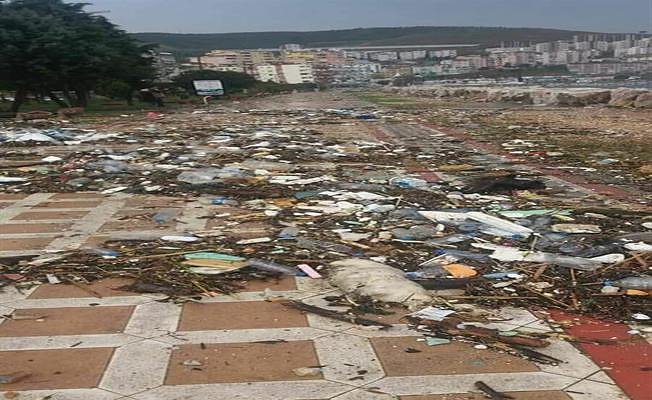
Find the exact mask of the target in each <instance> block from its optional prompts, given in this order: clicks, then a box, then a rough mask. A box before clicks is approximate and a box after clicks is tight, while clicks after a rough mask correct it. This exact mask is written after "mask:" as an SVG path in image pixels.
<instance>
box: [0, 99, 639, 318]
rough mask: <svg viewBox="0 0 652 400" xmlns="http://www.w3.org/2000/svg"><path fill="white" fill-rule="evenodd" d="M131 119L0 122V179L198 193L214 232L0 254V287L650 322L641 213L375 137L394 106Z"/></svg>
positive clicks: (528, 175) (25, 184)
mask: <svg viewBox="0 0 652 400" xmlns="http://www.w3.org/2000/svg"><path fill="white" fill-rule="evenodd" d="M129 121H130V123H129V124H131V125H129V124H128V123H126V122H124V121H121V120H118V122H116V121H115V120H111V121H109V122H105V125H104V128H101V127H100V126H96V127H95V128H88V127H84V129H79V128H76V129H77V130H64V129H62V128H57V129H55V130H54V131H53V130H52V128H48V129H49V130H47V131H44V130H41V131H32V130H29V131H22V130H20V129H18V128H16V127H12V128H7V129H5V128H0V132H4V138H5V139H4V142H2V143H1V144H0V148H1V150H2V153H3V155H5V156H6V158H5V160H9V161H11V162H14V163H15V164H14V165H13V166H12V167H3V170H5V171H7V170H8V173H6V174H3V175H0V188H2V190H4V191H5V192H11V193H16V192H37V191H61V188H64V190H68V191H75V190H84V191H100V192H102V193H104V194H111V193H116V192H130V193H150V194H158V195H161V194H166V195H173V196H183V197H192V198H195V197H196V196H202V198H204V199H208V200H209V201H210V203H211V204H212V206H213V207H214V210H215V212H214V213H213V214H212V215H211V216H209V219H210V221H211V225H212V226H213V228H211V229H210V230H206V231H197V232H186V233H184V234H183V235H179V236H172V237H170V236H166V237H162V238H160V240H151V238H148V239H146V240H139V241H119V242H109V243H106V244H105V245H104V247H103V248H99V249H98V248H96V249H81V250H79V251H76V252H72V253H62V254H55V255H54V256H52V257H50V256H43V257H39V258H37V259H35V260H18V259H16V260H0V262H1V263H2V264H3V267H2V274H0V285H3V284H17V285H18V286H21V285H31V284H33V283H34V282H56V281H64V282H76V283H84V282H90V281H94V280H97V279H101V278H105V277H111V276H124V277H130V278H133V279H135V283H134V284H133V285H132V286H131V287H130V288H129V289H130V290H134V291H137V292H161V293H165V294H167V295H169V296H170V297H173V298H175V299H183V298H187V297H189V296H194V295H199V294H205V295H211V294H214V293H229V292H231V291H235V290H238V285H239V282H242V281H243V280H248V279H257V278H269V277H273V276H279V275H283V274H302V275H307V276H309V277H311V278H314V279H320V278H321V277H322V276H323V277H324V278H327V279H329V280H330V282H331V283H332V284H333V285H334V286H336V287H338V288H340V289H341V290H342V291H344V292H345V293H347V294H350V295H351V296H353V297H358V298H371V299H372V300H374V301H379V302H388V303H401V304H404V305H406V306H409V307H411V308H419V307H422V306H425V305H427V304H433V303H439V304H451V303H452V304H454V303H459V302H477V303H481V304H488V305H497V304H498V305H501V304H510V305H514V304H519V305H525V306H530V307H531V306H535V305H536V306H541V307H556V308H562V309H567V310H572V311H576V312H582V313H591V314H596V315H600V316H604V317H609V318H613V319H618V320H631V319H632V318H634V319H639V320H643V319H646V318H647V319H649V316H648V315H646V309H649V298H650V296H649V295H650V290H652V286H651V279H652V277H651V276H652V275H650V260H651V257H650V252H651V251H652V244H651V243H652V219H650V215H649V213H647V212H646V211H645V210H642V211H641V210H636V209H631V208H630V207H628V206H625V205H622V204H617V203H613V202H605V201H604V200H602V199H600V198H596V197H592V196H587V195H586V194H583V193H578V192H574V191H569V190H568V189H567V188H564V187H563V186H560V185H559V183H558V182H554V181H552V180H549V179H547V178H546V177H543V176H537V175H536V174H534V173H532V171H530V170H527V169H525V168H520V167H519V166H518V165H513V164H510V163H509V162H507V161H504V160H503V161H496V159H494V158H491V157H486V156H483V155H481V154H478V153H477V152H476V151H475V150H473V149H469V148H466V147H464V145H463V144H461V143H459V141H457V140H453V139H450V138H447V137H444V136H442V135H439V134H436V135H430V137H428V138H427V140H425V138H421V143H417V141H418V138H414V140H412V141H410V142H409V143H405V142H402V141H384V140H379V139H377V138H375V137H374V136H373V134H371V133H370V132H375V131H376V130H377V129H380V128H381V127H382V128H387V129H388V130H391V129H399V128H400V127H401V126H402V125H401V124H400V123H395V122H396V121H399V122H400V118H398V117H396V116H394V115H391V114H390V113H380V112H370V111H369V110H366V109H365V110H357V111H356V110H324V111H291V112H289V111H288V112H286V111H271V110H250V111H234V110H231V111H229V110H218V111H215V112H195V113H186V114H179V115H170V116H164V115H157V116H150V118H149V119H144V120H140V121H136V122H138V123H140V124H141V125H138V123H136V122H134V119H133V118H132V119H130V120H129ZM118 127H119V129H118ZM3 129H4V130H3ZM21 129H22V128H21ZM91 129H92V132H91V131H90V130H91ZM401 129H402V128H401ZM87 130H88V131H87ZM52 132H57V133H56V134H55V133H52ZM83 132H86V133H83ZM26 135H28V136H27V137H28V138H29V137H31V139H30V141H29V142H27V141H26V140H27V139H26ZM29 135H32V136H29ZM35 135H36V136H37V137H36V139H38V140H37V141H38V142H39V146H34V143H32V141H33V140H35V137H34V136H35ZM39 135H42V136H45V137H47V138H50V139H52V140H45V138H44V137H41V136H39ZM424 135H426V133H424ZM7 138H9V139H7ZM53 140H56V141H57V142H60V143H55V142H53ZM88 140H92V141H93V145H92V146H88V145H86V144H85V142H86V141H88ZM18 142H20V143H22V145H21V146H19V145H17V143H18ZM26 143H30V145H29V146H26V145H25V144H26ZM41 144H46V145H45V146H41ZM30 162H31V163H35V164H29V163H30ZM20 163H23V164H22V166H21V164H20ZM415 171H433V172H435V175H436V176H435V177H434V178H433V176H432V175H433V174H430V175H428V176H426V175H427V174H422V173H420V172H415ZM155 215H158V214H155ZM243 233H244V235H243ZM48 257H50V258H49V259H48Z"/></svg>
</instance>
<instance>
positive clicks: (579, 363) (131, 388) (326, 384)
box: [0, 194, 625, 400]
mask: <svg viewBox="0 0 652 400" xmlns="http://www.w3.org/2000/svg"><path fill="white" fill-rule="evenodd" d="M0 203H2V205H3V206H4V207H2V209H1V211H0V227H1V229H2V230H1V231H0V232H1V233H0V238H1V239H2V240H1V241H0V243H3V244H2V246H3V247H2V253H0V254H2V255H4V256H7V255H24V254H40V253H42V249H43V248H45V249H50V250H56V249H62V248H68V249H70V248H75V247H78V246H83V245H85V243H88V242H89V241H91V242H92V241H93V240H94V239H97V240H99V239H102V238H108V237H113V236H115V235H124V234H125V232H126V233H128V234H131V235H134V236H137V235H160V234H161V232H165V231H184V230H186V229H188V226H191V227H192V228H193V229H189V230H194V229H203V228H204V225H203V224H204V223H205V222H204V221H206V220H205V219H201V218H199V217H200V214H201V213H205V212H207V211H206V208H205V207H202V208H198V207H197V204H198V203H196V202H187V201H179V200H174V199H166V198H147V199H141V198H138V197H130V196H120V195H117V196H112V197H102V196H99V195H95V194H76V195H62V194H33V195H29V196H7V195H4V196H3V197H2V199H0ZM161 209H166V210H170V211H176V214H177V217H176V218H175V219H174V220H171V221H172V222H170V225H164V226H157V225H152V224H150V223H149V222H148V221H149V220H150V219H151V218H148V217H143V222H142V223H139V224H137V228H138V229H139V231H138V232H136V233H134V232H133V231H124V229H126V228H125V227H124V226H121V225H119V223H120V220H119V216H121V215H124V216H130V217H131V218H140V217H139V215H144V214H146V215H149V214H151V213H152V212H158V211H160V210H161ZM37 210H38V211H37ZM41 210H42V211H41ZM200 210H202V211H200ZM34 213H38V214H34ZM148 213H149V214H148ZM35 218H37V219H35ZM125 221H127V220H125ZM116 223H118V225H116ZM125 283H126V282H125V281H124V280H121V279H113V280H108V281H105V282H101V283H96V284H93V285H92V289H93V290H94V291H95V292H97V293H99V294H100V295H102V297H101V298H89V297H88V294H87V292H86V291H84V290H81V289H79V288H76V287H71V286H63V285H43V286H40V287H38V288H35V289H32V290H28V291H24V292H17V291H15V290H5V291H4V292H0V314H3V315H8V314H13V315H15V316H17V318H16V319H0V375H4V374H9V373H16V372H21V371H22V372H26V373H30V374H31V375H30V376H28V377H26V378H24V379H21V380H19V381H17V382H16V383H13V384H0V390H1V391H2V392H4V393H5V395H4V396H5V398H14V396H15V395H16V393H19V396H18V397H17V398H19V399H42V398H43V397H45V396H49V395H52V397H50V398H51V399H79V400H82V399H83V400H93V399H140V400H154V399H156V400H158V399H204V398H205V399H209V398H216V399H217V398H219V399H236V398H241V399H249V398H251V399H254V398H255V399H261V400H265V399H314V400H318V399H339V400H354V399H360V400H372V399H391V398H400V399H408V400H430V399H448V400H452V399H475V398H480V397H478V396H476V395H474V394H469V393H468V392H469V391H475V390H474V389H473V383H474V382H475V381H477V380H483V381H484V382H486V383H487V384H489V385H490V386H493V387H495V388H499V389H500V390H502V391H507V392H510V393H512V394H513V395H514V397H515V398H516V399H518V400H535V399H536V400H539V399H541V400H543V399H546V400H548V399H552V400H555V399H580V400H588V399H597V398H600V399H605V400H608V399H623V398H625V397H623V395H622V393H621V392H620V390H619V389H618V387H617V386H615V385H614V383H613V382H612V381H611V380H610V379H609V378H608V377H607V376H606V375H605V374H604V373H603V372H602V371H601V369H600V368H599V367H598V366H597V365H596V364H594V363H593V362H592V361H590V360H589V359H588V358H587V357H585V356H583V355H582V354H580V352H579V351H577V350H576V349H575V348H573V347H572V346H571V345H570V344H568V343H566V342H561V341H559V342H555V343H554V344H553V345H552V346H551V347H550V348H548V349H545V350H544V352H545V353H548V354H550V355H553V356H555V357H558V358H561V359H564V360H566V361H567V363H565V364H562V365H560V366H542V365H537V364H535V363H532V362H529V361H526V360H523V359H520V358H517V357H513V356H510V355H507V354H500V353H496V352H493V351H490V350H476V349H474V348H473V347H472V346H471V345H468V344H464V343H452V344H448V345H442V346H434V347H429V346H427V345H426V344H425V343H424V342H421V341H418V338H419V336H418V335H417V334H416V333H415V332H413V331H410V330H408V329H407V327H406V325H403V324H401V320H400V318H399V317H400V316H401V314H398V315H393V316H388V317H385V320H386V321H387V322H389V323H393V324H395V325H394V327H393V328H392V329H389V330H386V331H375V330H369V329H362V328H360V327H356V326H354V325H351V324H348V323H344V322H338V321H333V320H330V319H325V318H322V317H319V316H316V315H311V314H308V315H304V314H302V313H300V312H298V311H295V310H290V309H286V308H285V307H283V306H282V305H280V304H279V303H277V302H274V301H268V300H273V298H276V297H284V298H292V299H301V300H303V301H305V302H307V303H311V304H316V305H320V306H325V300H324V299H323V296H324V295H325V294H333V293H334V289H333V288H331V287H329V286H327V284H326V283H325V282H323V281H320V280H310V279H308V278H287V279H284V280H281V281H268V282H250V283H248V284H247V285H246V287H247V289H246V290H245V291H243V292H240V293H238V294H235V295H231V296H217V297H212V298H206V299H204V300H202V301H201V302H197V303H187V304H185V305H182V306H180V305H175V304H169V303H161V302H158V301H156V300H157V299H158V296H156V295H139V294H136V293H129V292H125V291H121V290H118V289H117V288H119V287H121V286H123V285H124V284H125ZM504 314H505V315H507V316H510V317H511V319H510V320H509V321H508V322H505V323H501V325H502V326H503V327H504V328H513V329H516V328H521V329H533V330H545V329H548V328H547V327H546V326H545V325H543V324H541V322H540V321H538V320H537V319H536V317H534V316H533V315H532V314H530V313H528V312H526V311H523V310H504ZM408 348H412V349H416V350H418V352H406V351H405V350H406V349H408ZM316 366H321V369H319V370H317V371H316V374H315V375H313V374H311V375H308V376H298V375H297V374H296V373H295V372H293V370H295V369H297V368H310V367H316Z"/></svg>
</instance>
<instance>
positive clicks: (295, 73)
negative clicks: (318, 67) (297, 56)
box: [281, 64, 315, 85]
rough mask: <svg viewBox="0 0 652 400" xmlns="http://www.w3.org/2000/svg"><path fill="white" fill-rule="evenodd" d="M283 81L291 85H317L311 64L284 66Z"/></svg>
mask: <svg viewBox="0 0 652 400" xmlns="http://www.w3.org/2000/svg"><path fill="white" fill-rule="evenodd" d="M281 72H282V74H283V81H284V82H285V83H289V84H292V85H294V84H299V83H315V75H314V73H313V70H312V65H310V64H282V65H281Z"/></svg>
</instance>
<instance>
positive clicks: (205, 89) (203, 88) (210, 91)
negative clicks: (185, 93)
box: [192, 80, 224, 96]
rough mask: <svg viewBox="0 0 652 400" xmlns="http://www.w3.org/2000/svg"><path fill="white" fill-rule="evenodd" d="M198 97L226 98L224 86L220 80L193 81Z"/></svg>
mask: <svg viewBox="0 0 652 400" xmlns="http://www.w3.org/2000/svg"><path fill="white" fill-rule="evenodd" d="M192 85H193V87H194V88H195V93H196V94H197V96H224V86H222V81H219V80H210V81H209V80H204V81H192Z"/></svg>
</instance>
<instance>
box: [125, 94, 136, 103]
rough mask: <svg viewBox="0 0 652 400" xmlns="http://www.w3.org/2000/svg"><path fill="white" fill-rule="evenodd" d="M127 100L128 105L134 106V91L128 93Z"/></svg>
mask: <svg viewBox="0 0 652 400" xmlns="http://www.w3.org/2000/svg"><path fill="white" fill-rule="evenodd" d="M125 100H127V105H128V106H133V105H134V92H133V91H130V92H129V94H127V96H126V98H125Z"/></svg>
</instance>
